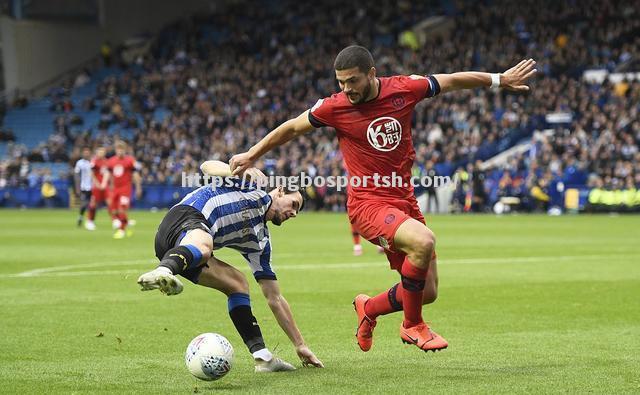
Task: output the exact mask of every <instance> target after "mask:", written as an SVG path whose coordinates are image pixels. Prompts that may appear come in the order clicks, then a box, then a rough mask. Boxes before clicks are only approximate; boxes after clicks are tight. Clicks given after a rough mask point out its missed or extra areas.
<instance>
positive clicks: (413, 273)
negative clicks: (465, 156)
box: [230, 45, 536, 351]
mask: <svg viewBox="0 0 640 395" xmlns="http://www.w3.org/2000/svg"><path fill="white" fill-rule="evenodd" d="M534 66H535V62H534V61H533V60H532V59H529V60H523V61H521V62H520V63H518V64H517V65H516V66H514V67H513V68H511V69H509V70H507V71H505V72H504V73H500V74H498V73H495V74H490V73H482V72H460V73H453V74H435V75H428V76H422V75H411V76H404V75H400V76H392V77H377V76H376V69H375V67H374V63H373V57H372V56H371V53H370V52H369V51H368V50H367V49H366V48H364V47H361V46H355V45H353V46H349V47H347V48H345V49H343V50H342V51H340V53H339V54H338V56H337V57H336V59H335V62H334V69H335V73H336V79H337V80H338V84H339V86H340V89H341V92H340V93H336V94H333V95H332V96H331V97H327V98H324V99H320V100H318V102H317V103H316V104H315V105H314V106H313V107H312V108H311V109H310V110H308V111H305V112H304V113H302V114H301V115H299V116H298V117H296V118H293V119H290V120H288V121H286V122H284V123H283V124H282V125H280V126H278V127H277V128H276V129H274V130H273V131H272V132H271V133H269V134H268V135H267V136H265V137H264V138H263V139H262V140H261V141H260V142H258V143H257V144H256V145H254V146H253V147H252V148H251V149H249V151H247V152H245V153H241V154H237V155H235V156H233V157H232V158H231V161H230V165H231V168H232V169H233V172H234V174H240V173H242V172H244V171H245V170H247V169H248V168H249V167H251V166H252V165H253V163H254V162H255V161H256V160H257V159H258V158H260V157H261V156H262V155H264V154H265V153H266V152H268V151H269V150H271V149H273V148H274V147H277V146H279V145H282V144H284V143H286V142H288V141H290V140H291V139H293V138H295V137H298V136H301V135H303V134H304V133H307V132H309V131H311V130H313V129H314V128H319V127H323V126H330V127H333V128H334V129H335V130H336V133H337V136H338V141H339V144H340V149H341V151H342V154H343V156H344V161H345V164H346V167H347V170H348V173H349V175H350V177H352V178H353V177H357V178H359V179H360V184H361V186H360V187H358V186H357V184H356V183H355V182H350V187H349V188H348V190H347V193H348V200H347V211H348V214H349V219H350V220H351V223H352V224H353V225H354V227H355V228H356V229H357V231H358V232H359V233H360V234H361V235H362V236H363V237H364V238H366V239H367V240H369V241H371V242H372V243H374V244H377V245H380V246H382V247H384V248H385V250H386V253H387V258H388V260H389V263H390V266H391V268H392V269H395V270H397V271H398V272H399V273H400V278H401V281H400V282H399V283H398V284H396V285H394V286H393V287H391V288H390V289H388V290H387V291H384V292H382V293H380V294H379V295H376V296H374V297H369V296H366V295H358V296H356V298H355V300H354V306H355V310H356V314H357V317H358V328H357V331H356V338H357V340H358V345H359V346H360V348H361V349H362V350H363V351H368V350H369V349H370V348H371V346H372V342H373V337H372V335H373V329H374V328H375V325H376V318H377V317H378V316H380V315H384V314H389V313H392V312H394V311H399V310H402V311H403V312H404V320H403V322H402V324H401V325H400V337H401V339H402V340H403V341H404V342H405V343H409V344H413V345H415V346H417V347H418V348H420V349H422V350H424V351H436V350H440V349H444V348H446V347H447V345H448V343H447V341H446V340H445V339H444V338H443V337H442V336H440V335H438V334H436V333H435V332H434V331H432V330H431V329H430V328H429V326H428V325H427V324H426V323H425V322H424V320H423V319H422V304H423V303H424V304H426V303H431V302H433V301H434V300H435V298H436V296H437V286H438V276H437V263H436V262H437V259H436V254H435V235H434V234H433V232H432V231H431V230H430V229H429V228H428V227H427V226H426V225H425V220H424V217H423V216H422V213H421V212H420V210H419V208H418V204H417V201H416V198H415V196H414V193H413V186H412V185H411V184H410V179H411V167H412V165H413V160H414V158H415V151H414V149H413V143H412V140H411V117H412V114H413V108H414V107H415V105H416V104H417V103H418V102H419V101H421V100H423V99H427V98H431V97H433V96H436V95H437V94H439V93H446V92H451V91H455V90H459V89H474V88H481V87H492V88H497V87H501V88H506V89H509V90H513V91H527V90H528V89H529V87H528V86H527V85H526V81H527V80H528V79H529V78H530V77H532V76H533V75H534V74H535V72H536V70H535V69H534ZM394 172H395V173H396V175H398V176H399V177H400V178H401V181H402V182H401V185H395V186H394V185H393V184H391V185H389V183H388V182H386V183H385V182H384V180H383V179H382V177H385V176H386V177H389V176H391V175H392V173H394ZM376 177H377V181H376ZM372 178H373V181H372ZM367 179H368V183H367V185H366V186H364V185H363V184H364V181H365V180H367ZM381 179H382V181H381ZM387 181H389V179H387ZM376 184H378V185H376Z"/></svg>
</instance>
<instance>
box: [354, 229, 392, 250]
mask: <svg viewBox="0 0 640 395" xmlns="http://www.w3.org/2000/svg"><path fill="white" fill-rule="evenodd" d="M351 237H352V238H353V256H360V255H362V244H360V233H358V231H357V230H356V228H355V227H354V226H353V224H351ZM377 248H378V252H379V253H380V254H383V253H384V248H382V247H380V246H377Z"/></svg>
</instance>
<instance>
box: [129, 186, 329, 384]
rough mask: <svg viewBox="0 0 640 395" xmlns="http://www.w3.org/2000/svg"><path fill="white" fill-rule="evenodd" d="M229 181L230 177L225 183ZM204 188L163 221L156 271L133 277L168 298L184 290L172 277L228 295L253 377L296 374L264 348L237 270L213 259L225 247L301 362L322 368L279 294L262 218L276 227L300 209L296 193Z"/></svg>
mask: <svg viewBox="0 0 640 395" xmlns="http://www.w3.org/2000/svg"><path fill="white" fill-rule="evenodd" d="M225 180H230V179H225ZM227 184H228V183H227V182H225V186H219V187H215V188H214V187H213V186H211V185H209V186H203V187H200V188H198V189H196V190H194V191H193V192H191V193H189V194H188V195H186V196H185V197H184V198H183V199H182V201H180V202H179V203H178V204H177V205H175V206H174V207H173V208H171V210H169V212H168V213H167V215H166V216H165V217H164V219H163V220H162V223H161V224H160V227H159V228H158V233H157V234H156V238H155V251H156V256H157V257H158V259H159V260H160V263H159V265H158V267H157V268H156V269H155V270H153V271H151V272H148V273H145V274H143V275H142V276H140V278H139V279H138V284H140V286H141V288H142V290H143V291H147V290H153V289H159V290H160V291H161V292H162V293H164V294H166V295H175V294H178V293H180V292H182V288H183V286H182V284H181V282H180V280H179V279H178V278H177V277H176V275H180V276H182V277H184V278H186V279H188V280H189V281H191V282H193V283H195V284H199V285H202V286H205V287H209V288H214V289H217V290H219V291H221V292H223V293H224V294H226V295H227V298H228V309H229V316H230V317H231V320H232V321H233V324H234V325H235V327H236V329H237V330H238V332H239V334H240V336H241V337H242V340H243V341H244V343H245V345H246V346H247V348H248V349H249V352H250V353H251V354H252V355H253V358H254V360H255V370H256V372H274V371H286V370H294V369H295V368H294V367H293V366H292V365H291V364H289V363H287V362H284V361H282V360H281V359H279V358H276V357H274V356H273V355H272V354H271V352H270V351H269V350H268V349H267V347H266V346H265V342H264V339H263V337H262V333H261V331H260V326H258V323H257V320H256V318H255V317H254V316H253V313H252V311H251V304H250V299H249V285H248V283H247V279H246V277H245V276H244V275H243V274H242V273H241V272H240V271H239V270H237V269H235V268H234V267H232V266H231V265H228V264H227V263H225V262H223V261H221V260H220V259H218V258H216V257H215V256H214V252H215V250H218V249H220V248H223V247H228V248H232V249H234V250H236V251H238V252H239V253H240V254H241V255H242V256H243V257H244V258H245V259H246V260H247V262H248V264H249V267H250V268H251V270H252V272H253V276H254V278H255V279H256V281H257V282H258V284H259V285H260V287H261V289H262V293H263V295H264V296H265V298H266V299H267V302H268V305H269V307H270V309H271V311H272V312H273V315H274V316H275V318H276V320H277V321H278V324H279V325H280V327H281V328H282V329H283V331H284V332H285V333H286V334H287V336H288V337H289V339H290V340H291V342H292V343H293V345H294V346H295V349H296V352H297V354H298V356H299V357H300V359H301V360H302V364H303V365H304V366H307V365H312V366H316V367H323V365H322V362H321V361H320V360H319V359H318V358H317V357H316V356H315V355H314V353H313V352H312V351H311V350H310V349H309V347H308V346H307V345H306V344H305V342H304V339H303V337H302V334H301V333H300V330H299V329H298V327H297V325H296V323H295V320H294V318H293V314H292V312H291V309H290V308H289V304H288V303H287V301H286V300H285V299H284V297H283V296H282V294H281V292H280V287H279V285H278V281H277V278H276V274H275V272H274V271H273V269H272V267H271V239H270V235H269V230H268V228H267V224H266V223H267V221H271V222H272V223H273V224H274V225H278V226H279V225H281V224H282V223H283V222H285V221H286V220H288V219H290V218H293V217H295V216H296V215H297V214H298V212H299V211H300V209H301V208H302V206H303V203H304V200H303V198H302V195H301V194H300V192H291V193H286V192H285V190H284V189H283V188H282V187H280V188H278V189H274V190H273V191H271V192H270V193H266V192H265V191H263V190H258V189H254V188H251V187H246V186H244V185H242V181H240V179H237V180H235V181H234V185H231V186H227Z"/></svg>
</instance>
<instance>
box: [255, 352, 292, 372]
mask: <svg viewBox="0 0 640 395" xmlns="http://www.w3.org/2000/svg"><path fill="white" fill-rule="evenodd" d="M254 361H255V363H256V373H271V372H290V371H292V370H296V368H295V367H294V366H293V365H291V364H290V363H289V362H285V361H283V360H282V359H280V358H277V357H275V356H274V357H272V358H271V359H270V360H268V361H265V360H263V359H260V358H255V359H254Z"/></svg>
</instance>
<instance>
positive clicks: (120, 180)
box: [107, 141, 142, 239]
mask: <svg viewBox="0 0 640 395" xmlns="http://www.w3.org/2000/svg"><path fill="white" fill-rule="evenodd" d="M115 147H116V154H115V155H114V156H112V157H111V158H109V160H108V162H107V167H108V168H109V172H110V173H111V179H112V180H113V188H112V190H111V196H110V199H111V210H112V211H113V212H115V215H116V217H117V218H118V219H119V220H120V228H119V229H118V230H116V233H115V234H114V235H113V238H114V239H122V238H124V237H125V235H127V233H126V231H125V230H126V228H127V222H128V217H127V211H128V210H129V207H130V205H131V189H132V181H135V183H136V197H137V198H138V199H139V198H140V196H142V187H141V180H140V175H139V174H138V162H136V160H135V159H134V158H133V156H131V155H127V144H126V143H125V142H124V141H117V142H116V144H115Z"/></svg>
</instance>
